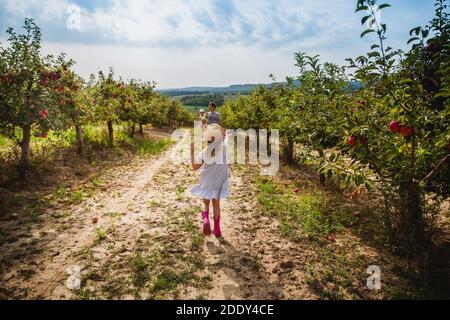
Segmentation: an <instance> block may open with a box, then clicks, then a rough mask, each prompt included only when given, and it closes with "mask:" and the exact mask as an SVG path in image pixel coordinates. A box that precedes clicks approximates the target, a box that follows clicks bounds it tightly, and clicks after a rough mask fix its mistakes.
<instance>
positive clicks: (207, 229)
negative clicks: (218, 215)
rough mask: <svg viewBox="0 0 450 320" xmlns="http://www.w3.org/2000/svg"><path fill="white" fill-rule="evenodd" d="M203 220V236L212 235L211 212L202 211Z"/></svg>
mask: <svg viewBox="0 0 450 320" xmlns="http://www.w3.org/2000/svg"><path fill="white" fill-rule="evenodd" d="M202 218H203V234H204V235H205V236H209V235H211V223H210V222H209V211H202Z"/></svg>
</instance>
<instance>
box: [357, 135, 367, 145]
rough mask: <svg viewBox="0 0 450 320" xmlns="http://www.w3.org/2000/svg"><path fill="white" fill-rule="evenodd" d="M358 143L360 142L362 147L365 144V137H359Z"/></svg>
mask: <svg viewBox="0 0 450 320" xmlns="http://www.w3.org/2000/svg"><path fill="white" fill-rule="evenodd" d="M359 142H361V144H363V145H365V144H367V139H366V137H365V136H361V137H359Z"/></svg>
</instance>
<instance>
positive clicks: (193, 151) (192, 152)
mask: <svg viewBox="0 0 450 320" xmlns="http://www.w3.org/2000/svg"><path fill="white" fill-rule="evenodd" d="M203 163H204V161H202V163H201V164H198V163H195V146H194V143H193V142H192V143H191V164H192V169H194V171H197V170H198V169H200V168H201V167H202V166H203Z"/></svg>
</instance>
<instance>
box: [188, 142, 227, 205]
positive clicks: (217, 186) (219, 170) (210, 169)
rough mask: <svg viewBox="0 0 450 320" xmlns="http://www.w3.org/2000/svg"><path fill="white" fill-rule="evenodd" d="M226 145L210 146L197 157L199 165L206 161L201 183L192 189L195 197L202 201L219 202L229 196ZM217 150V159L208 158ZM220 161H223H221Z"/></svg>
mask: <svg viewBox="0 0 450 320" xmlns="http://www.w3.org/2000/svg"><path fill="white" fill-rule="evenodd" d="M225 146H226V143H225V142H223V144H222V146H221V147H220V146H217V145H214V144H212V145H209V146H208V148H206V149H205V150H203V151H202V153H201V154H200V155H199V156H197V158H196V161H197V163H201V162H202V161H205V163H204V164H203V166H202V168H201V173H200V183H199V184H197V185H196V186H194V187H193V188H192V189H191V193H192V194H193V195H194V196H198V197H200V198H202V199H208V200H219V199H224V198H226V197H228V196H229V191H228V164H227V161H226V147H225ZM214 148H215V149H216V154H217V157H211V156H208V155H210V154H211V153H212V149H214ZM220 159H223V161H221V160H220Z"/></svg>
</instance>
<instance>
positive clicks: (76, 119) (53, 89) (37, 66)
mask: <svg viewBox="0 0 450 320" xmlns="http://www.w3.org/2000/svg"><path fill="white" fill-rule="evenodd" d="M24 31H25V32H24V34H17V33H16V32H15V31H14V30H13V29H8V31H7V33H8V35H9V38H8V45H7V46H5V47H3V46H2V47H0V130H1V133H2V134H4V135H7V136H11V137H14V136H16V134H15V132H16V130H22V141H20V145H21V149H22V153H21V159H20V169H21V171H22V172H24V171H26V169H27V167H28V157H29V145H30V138H31V134H32V133H33V132H34V133H35V134H36V135H37V136H39V137H41V138H46V137H47V132H48V131H49V130H67V129H68V128H71V127H74V128H75V130H76V135H77V145H78V152H80V153H81V152H82V151H83V140H82V127H83V126H84V125H87V124H102V123H104V125H105V126H107V127H108V132H109V143H110V144H111V145H113V143H114V131H113V130H114V129H113V128H114V126H113V125H114V123H117V122H121V123H125V124H126V125H128V127H129V130H130V135H134V133H135V130H136V127H137V126H139V130H140V131H141V133H142V130H143V126H144V125H149V124H150V125H152V126H155V127H163V126H171V127H173V126H177V125H190V124H191V123H192V121H193V119H192V115H191V114H190V113H189V111H188V110H186V109H185V108H184V107H183V106H182V105H181V103H180V102H178V101H173V100H171V99H170V98H167V97H163V96H161V95H159V94H158V93H156V92H155V91H154V88H155V83H151V82H143V81H138V80H130V81H127V82H125V81H123V80H122V79H121V78H119V79H116V78H115V76H114V71H113V70H112V69H111V70H110V71H109V72H108V73H104V72H99V73H98V74H97V75H92V76H91V77H90V79H89V80H88V81H85V80H84V79H82V78H81V77H80V76H78V75H77V74H76V73H75V72H74V71H73V69H72V68H73V65H74V61H73V60H70V59H68V58H67V57H66V56H65V55H64V54H61V55H60V56H58V57H56V58H55V57H53V56H42V54H41V52H40V49H41V46H40V42H41V33H40V29H39V28H38V27H37V26H36V25H35V23H34V22H33V21H32V20H28V19H27V20H25V26H24Z"/></svg>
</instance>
